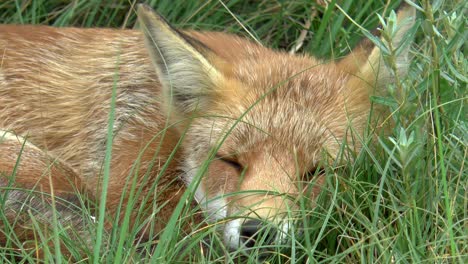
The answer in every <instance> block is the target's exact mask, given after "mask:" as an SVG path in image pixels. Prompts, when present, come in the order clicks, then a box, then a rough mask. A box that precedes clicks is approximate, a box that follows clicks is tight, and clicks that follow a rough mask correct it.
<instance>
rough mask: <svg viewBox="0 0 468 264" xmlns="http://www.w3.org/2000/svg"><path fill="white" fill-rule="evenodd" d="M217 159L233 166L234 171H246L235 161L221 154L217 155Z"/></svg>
mask: <svg viewBox="0 0 468 264" xmlns="http://www.w3.org/2000/svg"><path fill="white" fill-rule="evenodd" d="M216 158H217V159H219V160H221V161H223V162H225V163H227V164H229V165H230V166H232V167H233V168H234V169H236V170H237V171H239V172H242V171H243V170H244V167H243V166H242V165H241V164H240V163H239V162H238V161H237V160H235V159H233V158H231V157H227V156H221V155H219V154H216Z"/></svg>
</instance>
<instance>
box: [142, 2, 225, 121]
mask: <svg viewBox="0 0 468 264" xmlns="http://www.w3.org/2000/svg"><path fill="white" fill-rule="evenodd" d="M138 19H139V22H140V25H141V28H142V30H143V32H144V36H145V44H146V48H147V49H148V52H149V55H150V57H151V60H152V61H153V64H154V66H155V67H156V70H157V73H158V76H159V79H160V81H161V83H162V86H163V93H164V95H165V99H166V103H167V105H168V106H169V107H175V110H176V111H177V112H178V113H180V114H188V113H192V112H194V111H196V110H197V109H203V108H204V107H206V106H207V104H209V103H210V97H211V94H212V93H213V92H214V89H215V87H216V86H217V83H219V82H220V81H221V80H222V78H223V77H222V74H221V73H220V72H219V71H218V70H217V69H216V67H214V65H212V64H211V63H210V61H209V60H208V58H207V56H214V55H213V54H212V53H211V52H210V51H209V50H208V48H206V47H205V46H203V44H201V43H199V42H197V41H196V40H193V39H191V38H189V37H188V36H185V35H183V33H181V32H179V31H177V30H175V29H174V28H172V27H171V26H170V25H169V23H168V22H167V21H166V20H165V19H164V18H163V17H161V16H160V15H158V14H157V13H156V12H154V11H153V10H152V9H151V7H149V6H147V5H145V4H140V5H139V6H138Z"/></svg>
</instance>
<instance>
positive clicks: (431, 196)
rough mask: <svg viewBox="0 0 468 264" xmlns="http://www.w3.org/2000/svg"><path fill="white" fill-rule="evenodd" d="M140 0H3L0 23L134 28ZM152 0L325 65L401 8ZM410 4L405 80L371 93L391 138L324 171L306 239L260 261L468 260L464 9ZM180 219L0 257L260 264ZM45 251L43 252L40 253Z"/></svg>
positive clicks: (17, 248)
mask: <svg viewBox="0 0 468 264" xmlns="http://www.w3.org/2000/svg"><path fill="white" fill-rule="evenodd" d="M136 2H137V1H131V0H113V1H112V0H108V1H106V0H102V1H99V0H73V1H65V0H22V1H20V0H4V1H1V2H0V22H1V23H20V24H23V23H24V24H30V23H31V24H47V25H53V26H59V27H60V26H78V27H116V28H132V27H133V25H134V24H135V20H136V16H135V12H134V7H135V6H134V5H135V4H136ZM146 3H148V4H150V5H151V6H152V7H154V8H155V9H156V10H158V11H159V12H160V13H161V14H163V15H164V16H165V17H166V18H167V19H168V20H169V21H171V22H172V23H173V24H174V25H175V26H176V27H177V28H193V29H197V30H217V31H226V32H232V33H237V34H240V35H244V36H246V37H247V38H255V39H257V40H258V41H260V42H261V43H263V44H264V45H266V46H269V47H273V48H278V49H284V50H288V51H290V50H292V49H293V47H295V46H297V45H300V46H301V47H300V48H299V49H298V51H297V52H298V53H309V54H312V55H314V56H317V57H320V58H324V59H327V60H328V59H331V60H334V59H339V58H340V57H341V56H343V55H345V54H347V53H348V52H349V50H350V48H352V47H354V46H355V45H356V43H357V42H359V41H360V39H362V38H363V32H362V30H361V29H360V28H359V27H358V26H357V25H361V26H362V27H363V28H365V29H368V30H372V29H374V28H376V27H377V25H378V16H377V15H378V14H380V15H381V16H383V17H387V16H388V14H389V13H390V11H391V10H393V9H396V8H397V7H398V5H399V1H383V0H377V1H367V0H354V1H341V0H339V1H335V0H332V1H327V2H326V1H323V2H322V1H310V0H295V1H291V0H288V1H287V0H284V1H283V0H258V1H255V0H225V1H215V0H213V1H186V0H158V1H154V0H153V1H146ZM413 5H415V6H417V8H418V11H419V12H418V23H417V26H418V30H417V33H416V37H415V40H414V44H413V45H412V46H411V51H410V53H411V57H412V60H411V61H410V65H409V66H410V67H409V74H408V76H407V77H406V78H405V79H403V80H400V82H399V83H397V84H395V85H391V86H389V87H388V90H389V94H388V96H387V97H379V98H373V100H374V102H375V104H382V105H384V106H385V107H387V108H389V109H390V110H391V112H392V115H391V117H390V118H391V119H392V120H393V121H394V123H395V127H394V129H393V131H392V133H391V135H390V136H385V137H380V138H379V140H377V142H376V143H375V144H373V145H371V146H368V147H367V146H366V147H364V148H363V150H362V151H361V152H360V153H357V154H356V156H355V161H354V162H345V164H344V166H343V165H340V166H338V165H337V166H336V167H333V166H332V167H330V168H329V167H327V168H325V173H326V175H327V183H326V186H325V189H324V191H323V193H322V194H321V196H320V197H319V198H318V200H317V203H316V205H317V206H316V207H314V208H310V206H308V205H306V204H303V210H302V212H301V214H300V221H301V222H303V223H304V228H303V236H302V237H292V238H291V242H290V243H289V244H288V245H283V246H280V245H278V246H277V248H275V249H273V250H272V251H273V253H272V254H270V255H269V256H268V257H266V258H265V259H263V260H262V261H266V262H270V263H296V262H299V263H457V262H458V263H467V262H468V197H467V193H468V190H467V188H468V177H467V170H466V168H465V161H466V160H467V158H466V156H467V148H466V142H467V136H468V133H467V122H466V117H467V110H466V105H465V102H466V99H467V97H466V96H467V92H466V81H467V74H466V71H467V68H468V65H467V60H466V57H465V53H464V51H465V49H466V38H467V32H466V30H465V29H466V26H467V25H466V12H467V8H466V7H467V2H466V1H463V0H460V1H457V0H452V1H443V0H435V1H426V0H423V1H417V2H414V3H413ZM350 18H352V19H353V20H354V21H351V20H350ZM0 41H1V40H0ZM0 89H1V87H0ZM369 138H370V137H369ZM364 141H367V142H370V140H367V139H364ZM344 175H346V176H344ZM83 212H84V213H86V212H87V210H86V209H83ZM191 214H192V212H191V211H190V210H189V209H181V211H178V212H176V216H178V218H181V219H184V218H189V217H190V215H191ZM176 220H177V219H176V218H174V222H173V223H171V224H168V228H169V232H166V233H164V236H163V238H164V239H159V240H156V241H153V242H144V241H139V240H138V236H137V234H136V233H137V232H136V231H137V230H127V228H125V226H122V225H125V223H121V224H120V225H119V226H116V227H115V228H114V230H112V233H111V234H105V233H104V234H103V235H102V237H101V238H102V240H103V241H104V243H99V244H100V246H99V247H98V251H96V250H95V251H94V253H93V252H92V251H93V250H88V251H86V249H83V244H82V243H81V241H78V240H73V239H71V238H70V239H68V240H67V239H66V237H65V238H63V237H61V239H62V240H63V239H64V240H67V243H66V246H67V249H68V251H70V254H59V253H52V252H54V250H53V249H52V248H50V250H48V249H47V247H49V246H50V245H51V244H50V243H48V242H47V241H46V242H44V241H41V240H40V238H38V241H36V242H35V243H34V245H35V246H34V247H33V248H32V249H31V248H27V247H25V246H24V245H22V244H20V243H16V242H14V241H13V240H12V242H11V243H10V244H9V245H8V246H7V247H0V262H2V263H16V262H18V263H30V262H33V263H36V262H39V263H40V262H42V261H43V262H47V263H52V262H56V263H60V262H68V261H72V260H73V261H76V260H79V261H82V262H91V261H92V262H95V263H101V262H105V263H178V262H188V263H203V262H209V263H231V262H240V261H245V262H248V263H256V262H258V261H259V259H257V258H256V257H255V255H258V254H255V253H251V254H250V256H243V257H239V256H240V255H242V253H241V252H232V253H228V252H227V250H226V249H224V248H223V246H221V245H220V244H221V243H220V237H219V235H218V234H217V233H216V228H215V226H207V227H202V226H193V227H192V228H193V230H194V231H193V232H192V233H189V234H187V233H184V232H183V231H180V228H178V226H179V225H180V221H176ZM92 233H93V234H96V233H97V231H94V230H93V232H92ZM98 234H99V233H98ZM92 241H95V240H94V239H92ZM93 243H95V242H93ZM52 244H53V243H52ZM51 247H52V246H51ZM258 247H259V248H258V250H259V251H260V250H262V249H261V245H259V246H258ZM40 248H43V250H41V252H43V255H42V256H39V255H37V252H39V250H38V249H40ZM44 248H45V249H44ZM208 249H210V250H208ZM79 250H85V251H86V252H87V254H86V255H87V257H86V258H84V259H83V258H82V257H81V255H80V253H79V252H80V251H79ZM269 250H271V249H269ZM96 252H98V254H96Z"/></svg>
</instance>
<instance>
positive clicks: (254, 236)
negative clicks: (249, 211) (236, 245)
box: [240, 219, 277, 248]
mask: <svg viewBox="0 0 468 264" xmlns="http://www.w3.org/2000/svg"><path fill="white" fill-rule="evenodd" d="M276 234H277V230H276V228H275V227H273V225H272V224H268V223H267V222H262V221H260V220H257V219H252V220H247V221H245V222H244V223H243V224H242V227H241V230H240V239H241V241H240V242H241V243H242V244H243V245H244V246H245V247H247V248H253V247H254V246H255V245H257V246H259V245H271V244H273V242H274V241H275V237H276Z"/></svg>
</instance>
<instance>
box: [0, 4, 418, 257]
mask: <svg viewBox="0 0 468 264" xmlns="http://www.w3.org/2000/svg"><path fill="white" fill-rule="evenodd" d="M138 15H139V19H140V23H141V28H142V29H141V31H136V30H113V29H78V28H52V27H45V26H14V25H4V26H0V54H1V60H0V62H1V63H0V129H2V130H3V131H4V132H2V133H1V134H0V173H2V174H1V176H0V188H1V189H0V192H1V193H5V194H6V195H5V198H6V199H5V201H4V203H3V206H4V208H2V210H3V211H4V213H5V215H6V216H7V217H6V219H7V220H9V221H13V220H14V219H18V218H20V220H19V221H20V222H21V225H17V226H15V227H14V232H15V233H17V234H18V235H19V236H20V237H22V238H23V239H28V238H31V237H32V236H33V232H34V231H33V230H32V229H33V228H31V225H32V224H31V220H30V218H31V212H29V213H27V212H26V210H24V207H25V205H26V207H27V206H33V207H35V209H36V210H35V211H34V212H32V214H34V215H36V216H37V217H38V219H42V220H43V222H44V225H47V220H48V219H50V217H49V216H50V214H51V213H50V210H51V209H50V208H49V207H48V204H49V203H50V202H47V201H48V200H47V199H43V201H42V204H38V202H37V200H33V199H31V197H32V196H33V195H32V194H31V193H28V192H26V191H25V190H27V189H34V190H37V191H40V192H42V193H50V194H51V195H50V196H49V198H48V199H49V200H52V199H54V197H58V198H60V199H62V200H65V201H67V202H72V203H77V202H78V201H79V198H78V197H77V196H76V195H75V194H76V193H80V192H81V193H86V194H87V195H88V196H89V197H90V198H91V200H96V198H94V197H100V193H101V191H102V190H101V189H102V188H101V186H102V184H101V181H102V177H101V175H102V167H103V162H104V159H105V153H106V142H107V140H108V139H107V135H108V120H109V113H110V112H111V108H112V107H111V100H112V91H113V89H115V93H116V95H115V107H114V108H113V110H112V111H113V113H114V116H113V120H114V123H113V127H112V135H113V138H112V140H113V141H112V157H111V159H110V173H109V184H108V193H107V202H106V208H107V212H108V213H109V214H116V213H117V212H118V208H119V206H120V203H122V204H123V206H133V207H135V208H144V209H146V212H148V213H147V215H143V216H141V215H140V216H139V217H143V218H144V217H150V216H152V217H154V215H152V214H151V212H152V211H151V208H152V206H153V205H154V201H149V200H148V199H143V198H141V199H136V201H133V202H132V203H131V204H129V201H130V199H129V198H128V197H129V193H130V191H129V190H130V187H129V186H132V184H133V187H134V188H136V189H139V190H140V191H141V194H140V196H139V197H147V196H148V195H149V196H150V197H153V196H154V197H155V198H154V199H156V200H157V201H156V204H161V205H164V206H163V207H162V208H161V209H160V210H159V211H158V213H157V215H156V218H157V220H155V225H156V229H158V230H161V229H162V228H163V227H164V224H165V222H167V221H168V219H169V217H170V216H171V214H172V211H173V209H174V207H175V206H176V204H177V203H178V202H179V199H180V197H181V195H182V194H183V193H184V191H185V189H186V186H187V185H190V184H198V187H197V188H196V192H195V198H196V201H197V202H198V203H199V204H200V205H201V207H202V208H204V210H205V217H207V218H208V219H210V220H211V221H217V220H220V219H224V218H226V217H233V216H244V217H248V218H249V219H250V220H248V221H245V220H243V219H240V218H239V219H233V220H230V221H227V222H226V224H225V225H224V229H223V230H224V231H223V233H224V239H225V243H226V244H227V245H228V246H229V247H231V248H238V247H239V246H241V245H243V244H245V242H246V241H248V240H249V239H251V236H253V235H252V232H250V231H251V230H250V229H252V226H254V227H253V229H254V230H253V231H258V229H259V228H260V226H261V225H256V224H255V223H258V221H257V220H255V219H258V220H262V219H263V220H268V221H271V222H277V223H278V226H280V229H281V230H282V231H284V232H287V230H288V227H289V222H288V220H285V219H286V218H285V217H284V215H285V212H287V211H288V210H291V209H294V208H295V204H294V201H293V200H292V201H291V200H290V199H286V198H285V195H284V194H286V195H287V196H292V197H294V196H297V195H299V194H301V193H304V192H308V193H309V195H311V196H314V195H315V194H317V193H318V192H319V190H320V184H321V183H322V181H323V179H322V178H321V176H320V175H318V176H317V177H316V179H314V181H315V185H312V187H309V188H302V189H301V188H300V187H299V186H301V185H300V184H298V182H300V181H304V180H310V179H305V178H304V177H303V175H307V174H308V173H309V172H310V171H313V170H314V169H315V168H316V166H318V164H319V163H321V162H323V161H321V159H322V158H323V155H322V154H323V153H324V151H325V152H326V153H328V155H329V156H330V157H331V158H334V157H336V155H337V154H338V152H339V150H340V144H341V143H343V142H347V143H348V145H350V146H351V147H353V148H355V149H356V150H359V147H360V146H359V144H358V143H356V142H357V141H356V140H352V139H351V135H352V133H351V130H352V131H353V132H354V133H356V134H360V133H362V131H363V129H364V128H365V126H366V124H367V119H368V112H369V109H370V101H369V95H370V94H371V93H372V92H373V91H374V89H375V88H377V89H379V88H380V87H381V86H382V85H383V84H385V83H387V82H388V81H389V80H391V79H392V76H391V74H390V71H389V70H387V69H386V68H385V67H384V64H383V62H382V59H381V54H380V51H379V49H378V48H376V47H374V46H373V45H372V44H371V43H370V42H369V41H363V42H362V43H361V44H360V45H359V46H358V47H357V48H355V50H353V51H352V52H351V53H350V54H349V55H348V57H346V58H343V59H342V60H340V61H338V62H330V63H324V62H322V61H319V60H317V59H315V58H313V57H310V56H307V55H300V56H298V55H289V54H287V53H285V52H280V51H273V50H271V49H268V48H265V47H263V46H261V45H259V44H256V43H254V42H251V41H249V40H246V39H244V38H241V37H238V36H234V35H229V34H225V33H218V32H195V31H177V30H175V29H173V28H171V27H170V26H169V25H168V24H167V23H166V22H165V21H164V19H162V18H161V17H159V16H158V15H157V14H155V13H154V12H153V11H152V10H150V9H149V8H148V7H145V6H141V7H140V8H139V14H138ZM410 17H413V18H414V9H412V8H410V7H404V8H401V9H400V11H399V12H398V21H399V22H401V25H400V27H401V28H400V31H399V32H398V34H396V36H395V38H394V40H393V44H394V45H395V46H398V45H399V44H400V42H401V39H402V36H403V34H405V33H406V32H407V31H408V29H409V28H410V27H411V25H412V21H413V20H414V19H410ZM406 20H408V21H406ZM403 21H406V22H405V23H403ZM406 53H407V52H406V51H403V52H401V53H400V54H399V55H398V61H397V65H404V59H405V57H406ZM397 70H398V71H399V72H402V73H403V72H404V70H403V68H402V69H397ZM206 160H210V162H209V164H208V163H206V164H207V165H206V166H205V161H206ZM201 168H205V169H206V171H204V172H201V173H200V169H201ZM202 170H203V169H202ZM199 176H201V180H200V182H199V183H198V182H197V181H198V180H199V179H200V178H199ZM156 183H157V187H156V188H155V189H153V187H152V186H154V185H155V184H156ZM303 186H306V185H303ZM16 187H20V189H19V188H16ZM248 191H267V192H264V193H256V194H255V193H254V194H246V192H248ZM236 192H239V193H238V194H236V195H230V194H234V193H236ZM273 193H274V194H273ZM58 198H57V199H58ZM57 201H58V202H57V203H59V204H60V201H59V200H57ZM56 209H57V210H58V211H59V213H60V215H61V216H60V217H61V218H59V220H60V221H62V222H63V223H73V224H74V225H75V226H79V225H80V224H82V217H83V216H82V215H80V214H74V212H73V210H72V209H70V208H68V207H67V206H62V207H60V206H57V208H56ZM122 211H124V210H122ZM135 211H137V210H135ZM21 212H23V213H21ZM135 217H136V216H132V217H131V218H130V219H135ZM252 219H253V220H252ZM1 221H4V220H0V223H2V222H1ZM17 221H18V220H17ZM252 223H254V224H253V225H252ZM249 224H250V225H249ZM1 225H2V224H0V226H1ZM5 225H6V223H3V226H5ZM28 226H29V228H28ZM253 233H255V232H253ZM2 239H3V240H4V239H5V234H4V232H1V231H0V240H2ZM277 239H279V238H277Z"/></svg>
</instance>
